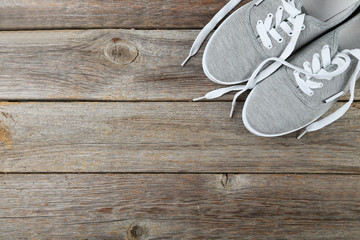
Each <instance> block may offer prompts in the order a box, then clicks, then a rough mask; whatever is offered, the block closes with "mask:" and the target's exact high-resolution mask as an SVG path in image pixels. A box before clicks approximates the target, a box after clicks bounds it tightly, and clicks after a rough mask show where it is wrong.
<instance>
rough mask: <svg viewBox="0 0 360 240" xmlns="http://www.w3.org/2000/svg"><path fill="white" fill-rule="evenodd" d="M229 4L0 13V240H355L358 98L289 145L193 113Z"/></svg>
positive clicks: (206, 111)
mask: <svg viewBox="0 0 360 240" xmlns="http://www.w3.org/2000/svg"><path fill="white" fill-rule="evenodd" d="M226 2H227V0H223V1H220V0H196V1H185V0H177V1H176V0H165V1H160V0H151V1H145V0H133V1H129V0H104V1H97V0H81V1H65V0H57V1H51V0H6V1H0V29H1V31H0V83H1V84H0V192H1V198H0V199H1V200H0V239H1V240H2V239H6V240H7V239H79V240H85V239H89V240H90V239H91V240H92V239H104V240H105V239H107V240H108V239H129V240H133V239H139V240H140V239H245V240H246V239H251V240H253V239H310V240H311V239H330V240H335V239H336V240H338V239H359V238H360V230H359V229H360V218H359V213H360V181H359V180H360V135H359V131H360V123H359V119H360V105H359V100H360V90H359V88H360V87H358V88H357V90H356V97H357V98H356V99H357V100H356V101H355V103H354V104H353V106H352V107H351V109H350V110H349V112H348V113H347V114H346V115H345V116H344V117H343V118H342V119H340V120H339V121H337V122H336V123H334V124H332V125H330V126H328V127H326V128H324V129H323V130H322V131H319V132H316V133H311V134H308V135H307V136H305V137H304V138H303V139H301V140H300V141H299V140H296V138H295V136H296V135H297V134H296V133H294V134H290V135H289V136H285V137H280V138H274V139H267V138H258V137H255V136H253V135H251V134H250V133H249V132H247V130H246V129H245V128H244V127H243V125H242V120H241V114H240V113H241V108H242V105H243V100H244V97H246V96H242V98H241V99H240V101H239V105H238V108H237V111H236V113H235V117H234V118H233V119H230V118H228V114H229V110H230V109H229V108H230V103H229V100H230V99H231V97H232V96H225V97H223V98H221V99H219V100H216V101H213V102H199V103H193V102H191V99H192V98H194V97H198V96H201V95H203V94H204V93H206V92H208V91H210V90H213V89H216V88H218V87H219V86H218V85H217V84H214V83H212V82H211V81H209V80H207V79H206V77H205V75H204V74H203V71H202V67H201V55H202V51H200V52H199V54H198V56H197V57H195V58H193V59H191V61H190V62H189V63H188V64H187V66H186V67H185V68H181V67H180V66H179V64H180V63H181V62H182V61H183V59H184V58H185V56H186V55H187V54H188V51H189V48H190V46H191V44H192V41H193V40H194V38H195V37H196V35H197V33H198V32H199V28H201V27H203V26H204V25H205V24H206V23H207V22H208V21H209V20H210V19H211V17H212V16H213V15H214V14H215V13H216V12H217V11H218V10H219V9H220V8H221V7H222V6H223V5H224V4H225V3H226ZM245 2H248V1H245ZM119 28H125V29H127V30H125V29H119ZM159 29H160V30H159ZM9 30H11V31H9ZM22 30H25V31H22ZM358 86H359V84H358ZM346 99H347V97H345V98H343V100H346ZM341 104H342V103H338V104H337V105H336V106H337V107H338V106H340V105H341Z"/></svg>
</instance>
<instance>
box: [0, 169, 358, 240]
mask: <svg viewBox="0 0 360 240" xmlns="http://www.w3.org/2000/svg"><path fill="white" fill-rule="evenodd" d="M0 184H1V186H2V190H1V194H2V195H3V196H4V195H5V196H6V198H5V199H4V198H2V201H0V210H1V212H0V223H1V224H0V232H1V233H2V236H3V238H4V239H15V238H16V239H20V238H23V237H24V236H26V237H27V239H49V238H48V237H49V236H52V238H53V239H249V240H250V239H274V240H275V239H276V240H277V239H328V240H339V239H359V238H360V232H359V228H360V217H359V213H360V212H359V211H360V202H359V199H360V176H335V175H323V176H318V175H262V174H259V175H254V174H252V175H247V174H242V175H217V174H216V175H213V174H202V175H199V174H192V175H188V174H162V175H161V174H149V175H143V174H141V175H139V174H136V175H134V174H124V175H119V174H117V175H112V174H105V175H52V174H47V175H3V176H1V177H0Z"/></svg>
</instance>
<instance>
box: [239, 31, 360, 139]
mask: <svg viewBox="0 0 360 240" xmlns="http://www.w3.org/2000/svg"><path fill="white" fill-rule="evenodd" d="M339 30H340V29H337V30H334V31H332V32H330V33H328V34H326V35H324V36H323V37H321V38H319V39H318V40H316V41H314V42H313V43H312V44H310V45H308V46H306V47H305V48H303V49H301V50H300V51H298V53H296V54H295V55H294V56H293V57H291V58H290V60H289V62H290V63H292V64H293V65H295V66H298V67H300V68H302V67H303V63H304V62H310V63H311V61H312V58H313V55H314V54H316V53H318V54H320V53H321V50H322V48H323V47H324V46H325V45H328V46H329V47H330V49H331V55H332V57H333V56H334V55H336V54H337V53H338V44H337V42H338V31H339ZM359 48H360V42H359ZM356 64H357V62H356V61H353V62H352V64H351V66H350V67H349V68H348V69H347V71H346V72H345V73H343V74H341V75H339V76H336V77H334V78H333V79H332V80H318V79H316V80H314V81H317V82H322V83H323V84H324V86H323V88H320V89H313V91H314V95H313V96H308V95H306V94H305V93H303V92H302V91H301V90H300V89H299V88H298V86H297V84H296V81H295V77H294V74H293V73H294V70H293V69H291V68H288V67H285V66H283V67H281V68H280V69H279V70H278V71H277V72H275V73H274V74H273V75H271V76H270V77H268V78H267V79H265V80H264V81H262V82H260V83H259V84H258V85H257V86H256V87H255V88H254V89H253V90H252V92H251V93H250V95H249V97H248V98H247V100H246V104H245V108H244V109H243V111H244V113H245V114H243V117H244V118H246V122H247V123H248V124H249V125H250V127H251V128H252V129H253V130H255V131H256V132H258V133H261V134H265V135H281V134H285V133H288V132H292V131H295V130H297V129H300V128H302V127H304V126H306V125H308V124H309V123H311V122H313V121H315V120H316V119H318V118H319V117H321V116H322V115H323V114H324V113H326V112H327V111H328V110H329V109H330V108H331V107H332V106H333V104H334V102H330V103H324V100H325V99H328V98H330V97H332V96H334V95H335V94H337V93H339V92H341V91H343V90H344V91H346V92H347V91H348V82H349V81H348V80H349V78H350V76H351V74H352V73H353V71H354V69H355V65H356ZM331 68H334V66H330V67H329V69H327V70H331ZM244 115H245V116H244ZM249 130H250V131H251V129H249Z"/></svg>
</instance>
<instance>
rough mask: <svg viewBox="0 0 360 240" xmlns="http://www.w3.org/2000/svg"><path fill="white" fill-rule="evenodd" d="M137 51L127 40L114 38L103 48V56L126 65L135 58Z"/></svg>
mask: <svg viewBox="0 0 360 240" xmlns="http://www.w3.org/2000/svg"><path fill="white" fill-rule="evenodd" d="M138 54H139V52H138V50H137V48H136V47H135V45H134V44H132V43H131V42H128V41H124V40H121V39H118V38H116V41H115V40H113V41H112V43H111V44H110V45H109V46H108V47H107V48H106V49H105V57H106V58H107V59H108V60H109V61H111V62H113V63H115V64H119V65H126V64H129V63H132V62H133V61H135V59H136V58H137V56H138Z"/></svg>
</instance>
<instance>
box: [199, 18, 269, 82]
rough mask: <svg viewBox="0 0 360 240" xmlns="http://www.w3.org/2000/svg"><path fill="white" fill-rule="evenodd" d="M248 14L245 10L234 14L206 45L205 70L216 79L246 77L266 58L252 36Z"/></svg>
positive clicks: (230, 80) (226, 79)
mask: <svg viewBox="0 0 360 240" xmlns="http://www.w3.org/2000/svg"><path fill="white" fill-rule="evenodd" d="M244 18H245V17H244V15H242V14H241V12H240V13H235V14H234V15H232V16H230V17H229V18H228V19H227V20H226V21H225V22H224V23H223V24H222V25H221V26H220V27H219V28H218V30H216V31H215V33H214V34H213V36H212V37H211V39H210V40H209V43H208V44H207V46H206V48H205V53H204V57H203V67H204V72H205V74H206V75H207V76H208V77H209V78H210V79H211V80H213V81H215V82H223V83H233V82H238V81H240V80H244V79H246V78H248V77H250V75H251V74H252V72H253V71H254V69H255V68H256V67H257V66H258V64H259V63H260V62H261V60H262V59H263V57H262V56H261V55H260V54H259V53H258V52H257V50H256V49H255V47H254V44H253V42H252V41H253V40H250V37H248V31H247V29H246V26H245V22H246V21H245V19H244ZM252 37H253V36H252Z"/></svg>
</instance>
